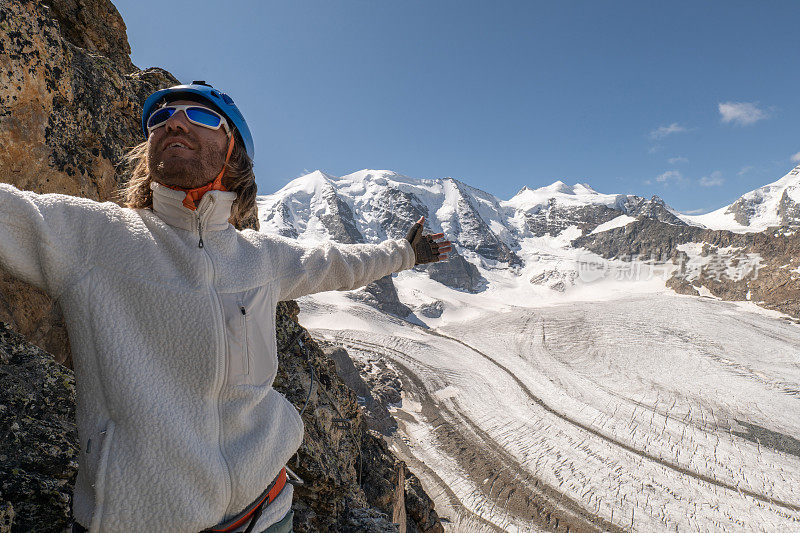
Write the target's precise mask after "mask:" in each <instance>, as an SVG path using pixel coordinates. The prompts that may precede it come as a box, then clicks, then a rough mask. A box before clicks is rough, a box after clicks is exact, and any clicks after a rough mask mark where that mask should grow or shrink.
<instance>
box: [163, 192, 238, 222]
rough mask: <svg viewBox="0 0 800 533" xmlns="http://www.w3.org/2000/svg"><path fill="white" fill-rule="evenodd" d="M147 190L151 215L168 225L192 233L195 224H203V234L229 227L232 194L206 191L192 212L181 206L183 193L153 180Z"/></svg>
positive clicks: (233, 197) (233, 196)
mask: <svg viewBox="0 0 800 533" xmlns="http://www.w3.org/2000/svg"><path fill="white" fill-rule="evenodd" d="M150 189H151V190H152V191H153V212H154V213H155V214H156V215H158V217H159V218H160V219H161V220H163V221H164V222H166V223H167V224H169V225H170V226H174V227H176V228H180V229H183V230H187V231H194V230H195V229H196V228H197V223H198V221H199V222H201V223H202V224H203V231H221V230H224V229H226V228H227V227H228V226H229V223H228V218H229V217H230V216H231V207H232V206H233V201H234V200H236V193H235V192H228V191H208V192H207V193H205V194H204V195H203V198H201V199H200V202H199V204H198V205H197V210H196V211H192V210H191V209H189V208H187V207H186V206H184V205H183V199H184V197H185V196H186V193H184V192H182V191H176V190H173V189H170V188H169V187H164V186H163V185H161V184H160V183H156V182H155V181H153V182H151V183H150Z"/></svg>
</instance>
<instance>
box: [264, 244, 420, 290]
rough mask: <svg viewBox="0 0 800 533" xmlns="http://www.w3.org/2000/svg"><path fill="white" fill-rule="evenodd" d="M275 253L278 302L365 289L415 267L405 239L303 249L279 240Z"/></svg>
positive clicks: (411, 251)
mask: <svg viewBox="0 0 800 533" xmlns="http://www.w3.org/2000/svg"><path fill="white" fill-rule="evenodd" d="M280 241H281V243H282V244H283V246H281V247H280V251H279V252H278V254H277V255H278V261H277V265H276V268H277V269H278V276H277V278H278V280H279V285H280V289H279V296H278V300H293V299H295V298H299V297H300V296H305V295H306V294H314V293H317V292H324V291H331V290H340V291H346V290H350V289H356V288H358V287H361V286H364V285H366V284H367V283H370V282H372V281H375V280H377V279H380V278H382V277H383V276H386V275H389V274H391V273H393V272H399V271H401V270H406V269H408V268H411V267H413V266H414V262H415V256H414V249H413V248H412V247H411V244H410V243H409V242H408V241H407V240H405V239H398V240H387V241H384V242H382V243H381V244H337V243H325V244H322V245H320V246H315V247H304V246H303V245H301V244H299V243H298V242H296V241H294V240H291V239H285V238H280Z"/></svg>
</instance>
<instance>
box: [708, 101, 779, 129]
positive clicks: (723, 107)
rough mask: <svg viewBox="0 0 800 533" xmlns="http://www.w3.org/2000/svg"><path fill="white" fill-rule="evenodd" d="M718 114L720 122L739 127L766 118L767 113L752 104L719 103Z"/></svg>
mask: <svg viewBox="0 0 800 533" xmlns="http://www.w3.org/2000/svg"><path fill="white" fill-rule="evenodd" d="M718 107H719V114H720V115H722V122H724V123H726V124H727V123H729V122H733V123H734V124H738V125H740V126H747V125H749V124H753V123H755V122H758V121H759V120H763V119H765V118H767V116H768V115H767V112H766V111H764V110H763V109H759V108H758V106H757V105H756V104H755V103H752V102H720V104H719V106H718Z"/></svg>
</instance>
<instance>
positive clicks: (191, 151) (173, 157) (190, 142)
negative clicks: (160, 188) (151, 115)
mask: <svg viewBox="0 0 800 533" xmlns="http://www.w3.org/2000/svg"><path fill="white" fill-rule="evenodd" d="M170 104H174V105H180V104H196V105H203V104H198V103H197V102H192V101H189V100H176V101H174V102H170ZM147 144H148V147H147V160H148V166H149V170H150V175H151V176H153V179H154V180H155V181H156V182H158V183H161V184H162V185H169V186H173V187H183V188H184V189H194V188H196V187H202V186H203V185H205V184H206V183H208V182H210V181H211V180H213V179H214V178H215V177H217V174H219V172H220V171H221V170H222V166H223V165H224V164H225V154H226V153H227V148H228V136H227V135H226V134H225V129H224V128H219V129H217V130H211V129H208V128H204V127H203V126H198V125H196V124H192V123H191V122H189V120H188V119H187V118H186V113H184V112H183V111H179V112H177V113H174V114H173V115H172V116H171V117H169V119H168V120H167V121H166V122H165V123H164V125H163V126H159V127H158V128H156V129H154V130H153V131H152V133H150V136H149V137H148V138H147Z"/></svg>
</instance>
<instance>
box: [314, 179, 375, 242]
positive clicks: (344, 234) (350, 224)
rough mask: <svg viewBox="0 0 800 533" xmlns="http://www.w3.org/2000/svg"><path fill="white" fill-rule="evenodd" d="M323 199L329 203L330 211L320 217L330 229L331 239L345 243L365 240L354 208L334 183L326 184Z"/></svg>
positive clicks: (323, 223) (326, 227)
mask: <svg viewBox="0 0 800 533" xmlns="http://www.w3.org/2000/svg"><path fill="white" fill-rule="evenodd" d="M326 185H327V187H326V189H325V192H323V194H322V198H323V200H325V201H326V202H327V204H328V212H327V213H325V214H324V215H322V216H321V217H320V221H321V222H322V225H323V226H325V229H327V230H328V234H329V235H330V237H331V239H333V240H334V241H336V242H341V243H344V244H356V243H361V242H365V241H364V236H363V235H361V232H360V231H358V228H357V227H356V222H355V220H354V219H353V210H352V209H350V206H349V205H347V202H345V201H344V200H342V199H341V198H340V197H339V195H338V194H336V189H334V188H333V186H332V185H329V184H326Z"/></svg>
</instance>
